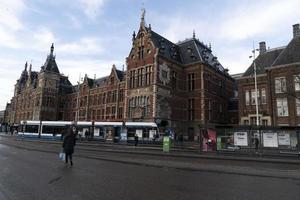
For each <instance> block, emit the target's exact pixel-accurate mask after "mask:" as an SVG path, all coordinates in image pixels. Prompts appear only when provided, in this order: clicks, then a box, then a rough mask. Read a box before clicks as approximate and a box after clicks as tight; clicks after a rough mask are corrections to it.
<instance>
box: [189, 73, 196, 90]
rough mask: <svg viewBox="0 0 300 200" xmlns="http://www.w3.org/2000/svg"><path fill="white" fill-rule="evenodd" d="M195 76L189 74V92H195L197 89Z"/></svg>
mask: <svg viewBox="0 0 300 200" xmlns="http://www.w3.org/2000/svg"><path fill="white" fill-rule="evenodd" d="M194 81H195V80H194V74H189V75H188V89H189V91H193V90H194V88H195V83H194Z"/></svg>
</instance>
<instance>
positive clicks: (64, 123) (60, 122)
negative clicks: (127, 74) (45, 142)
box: [42, 121, 72, 126]
mask: <svg viewBox="0 0 300 200" xmlns="http://www.w3.org/2000/svg"><path fill="white" fill-rule="evenodd" d="M42 124H43V125H48V126H66V125H71V124H72V122H67V121H42Z"/></svg>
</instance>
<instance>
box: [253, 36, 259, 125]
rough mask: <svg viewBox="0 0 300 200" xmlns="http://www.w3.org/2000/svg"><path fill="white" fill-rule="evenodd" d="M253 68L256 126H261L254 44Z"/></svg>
mask: <svg viewBox="0 0 300 200" xmlns="http://www.w3.org/2000/svg"><path fill="white" fill-rule="evenodd" d="M252 52H253V68H254V84H255V109H256V126H259V119H258V100H257V97H258V93H257V80H256V64H255V48H254V42H253V51H252Z"/></svg>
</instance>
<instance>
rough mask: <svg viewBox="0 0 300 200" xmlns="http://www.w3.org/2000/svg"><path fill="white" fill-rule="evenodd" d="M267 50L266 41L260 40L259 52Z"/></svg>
mask: <svg viewBox="0 0 300 200" xmlns="http://www.w3.org/2000/svg"><path fill="white" fill-rule="evenodd" d="M266 51H267V48H266V42H265V41H262V42H260V43H259V54H262V53H265V52H266Z"/></svg>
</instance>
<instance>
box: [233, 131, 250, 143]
mask: <svg viewBox="0 0 300 200" xmlns="http://www.w3.org/2000/svg"><path fill="white" fill-rule="evenodd" d="M234 145H235V146H248V134H247V132H235V133H234Z"/></svg>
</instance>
